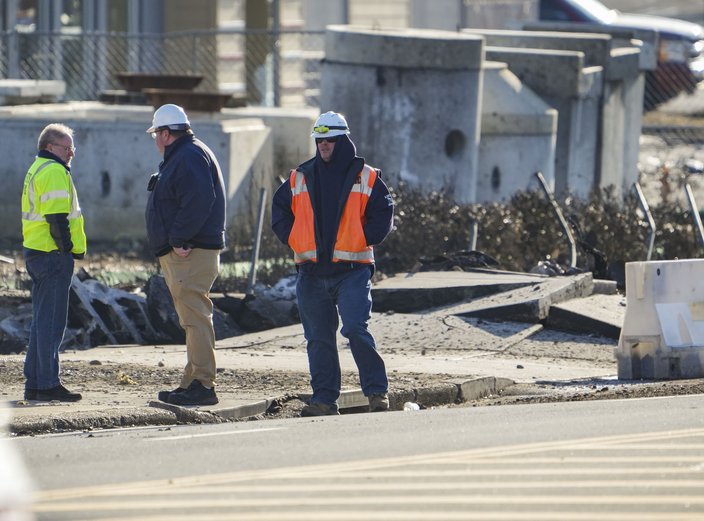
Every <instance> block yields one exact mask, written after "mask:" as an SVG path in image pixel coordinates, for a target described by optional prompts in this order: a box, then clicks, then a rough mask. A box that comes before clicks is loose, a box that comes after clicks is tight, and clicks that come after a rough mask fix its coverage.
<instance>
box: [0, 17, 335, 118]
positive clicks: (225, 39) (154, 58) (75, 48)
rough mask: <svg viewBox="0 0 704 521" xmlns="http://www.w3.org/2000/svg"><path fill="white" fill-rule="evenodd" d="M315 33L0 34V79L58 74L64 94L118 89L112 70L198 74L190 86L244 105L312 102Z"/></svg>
mask: <svg viewBox="0 0 704 521" xmlns="http://www.w3.org/2000/svg"><path fill="white" fill-rule="evenodd" d="M323 35H324V33H323V32H322V31H300V30H278V31H271V30H245V29H238V28H222V29H217V30H200V31H188V32H178V33H167V34H141V35H138V36H135V35H130V34H127V33H107V32H81V33H75V34H66V33H40V32H31V33H19V32H14V31H13V32H0V77H2V78H23V79H34V80H62V81H64V82H65V83H66V94H65V97H64V99H65V100H67V101H69V100H98V99H100V96H101V93H103V92H104V91H106V90H119V89H122V88H123V87H122V85H120V83H119V81H118V79H117V77H116V74H117V73H120V72H146V73H156V74H198V75H202V76H203V77H204V80H203V82H202V83H201V84H200V85H199V86H198V87H197V88H196V89H195V90H197V91H222V92H232V93H234V94H239V95H243V96H245V95H246V97H247V100H248V102H249V103H250V104H255V105H256V104H259V105H280V106H315V105H317V101H318V98H317V96H318V90H319V85H320V61H321V59H322V58H323V41H324V38H323Z"/></svg>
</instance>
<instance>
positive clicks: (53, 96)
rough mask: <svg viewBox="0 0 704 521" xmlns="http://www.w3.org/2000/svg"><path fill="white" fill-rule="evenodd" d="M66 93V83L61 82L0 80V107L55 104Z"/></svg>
mask: <svg viewBox="0 0 704 521" xmlns="http://www.w3.org/2000/svg"><path fill="white" fill-rule="evenodd" d="M65 93H66V82H64V81H59V80H23V79H15V78H9V79H1V80H0V105H24V104H28V103H53V102H55V101H58V100H59V99H61V98H62V97H63V96H64V94H65Z"/></svg>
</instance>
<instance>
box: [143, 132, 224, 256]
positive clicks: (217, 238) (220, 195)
mask: <svg viewBox="0 0 704 521" xmlns="http://www.w3.org/2000/svg"><path fill="white" fill-rule="evenodd" d="M149 187H150V188H151V191H150V193H149V200H148V201H147V210H146V220H147V236H148V238H149V246H150V248H151V249H152V251H153V252H154V254H155V255H156V256H157V257H161V256H162V255H166V254H167V253H169V251H171V249H172V248H183V247H190V248H204V249H208V250H220V249H222V248H224V247H225V215H226V213H225V185H224V182H223V179H222V173H221V171H220V165H219V164H218V161H217V159H215V155H214V154H213V152H212V151H211V150H210V149H209V148H208V147H207V146H206V145H205V143H203V142H202V141H200V140H198V139H196V138H195V136H193V135H190V134H189V135H186V136H182V137H180V138H178V139H177V140H176V141H174V142H173V143H172V144H171V145H169V146H167V147H166V150H165V151H164V160H163V161H162V162H161V163H160V164H159V171H158V172H157V173H156V174H154V175H153V176H152V179H151V180H150V182H149Z"/></svg>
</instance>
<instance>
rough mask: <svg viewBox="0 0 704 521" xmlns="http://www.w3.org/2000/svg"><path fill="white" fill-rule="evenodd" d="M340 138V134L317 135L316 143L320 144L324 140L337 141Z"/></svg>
mask: <svg viewBox="0 0 704 521" xmlns="http://www.w3.org/2000/svg"><path fill="white" fill-rule="evenodd" d="M339 138H340V136H330V137H317V138H315V143H316V145H319V144H320V143H322V142H323V141H324V142H326V143H337V140H338V139H339Z"/></svg>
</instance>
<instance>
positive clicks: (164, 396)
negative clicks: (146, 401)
mask: <svg viewBox="0 0 704 521" xmlns="http://www.w3.org/2000/svg"><path fill="white" fill-rule="evenodd" d="M185 390H186V389H184V388H183V387H177V388H176V389H174V390H173V391H159V394H157V395H156V396H157V398H158V399H159V401H161V402H166V403H169V397H170V396H171V395H172V394H174V393H182V392H183V391H185Z"/></svg>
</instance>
